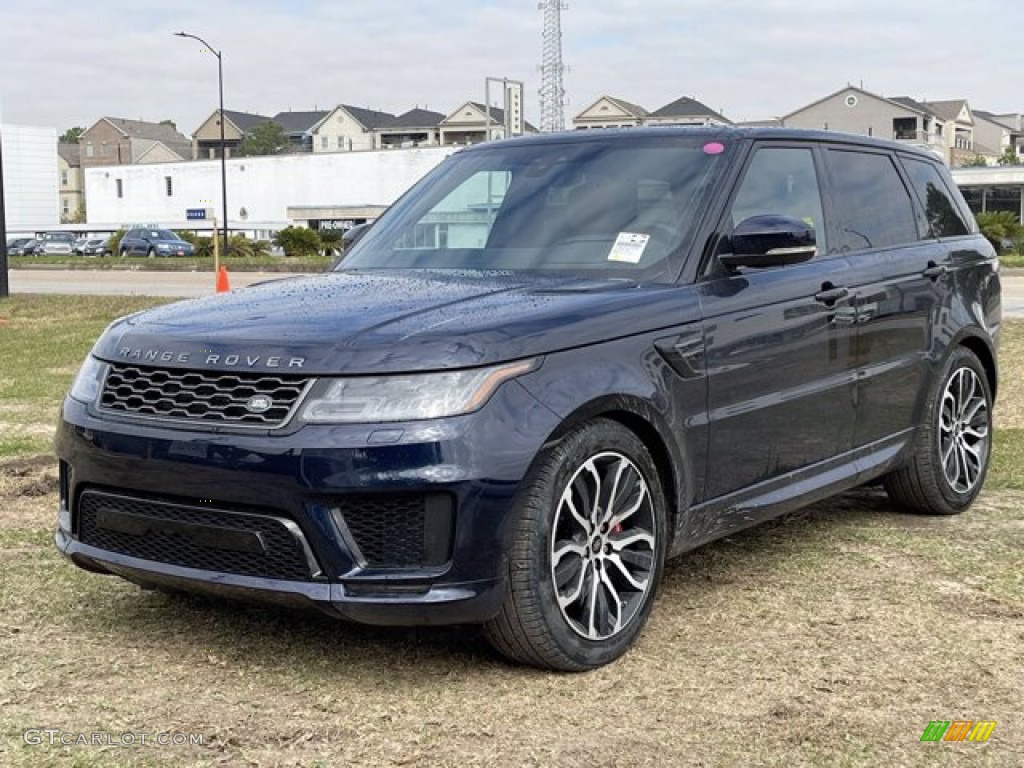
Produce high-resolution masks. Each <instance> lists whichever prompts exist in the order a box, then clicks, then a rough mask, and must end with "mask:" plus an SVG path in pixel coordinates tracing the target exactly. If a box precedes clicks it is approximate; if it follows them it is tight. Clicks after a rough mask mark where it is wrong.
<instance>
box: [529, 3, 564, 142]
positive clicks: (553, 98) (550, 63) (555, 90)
mask: <svg viewBox="0 0 1024 768" xmlns="http://www.w3.org/2000/svg"><path fill="white" fill-rule="evenodd" d="M537 7H538V8H539V9H541V10H542V11H544V44H543V46H542V48H541V62H540V129H541V130H542V131H562V130H565V108H564V107H565V87H564V86H563V85H562V74H563V73H564V72H565V65H564V64H563V63H562V11H565V10H568V8H569V6H568V5H567V4H566V3H564V2H563V1H562V0H542V1H541V2H539V3H537Z"/></svg>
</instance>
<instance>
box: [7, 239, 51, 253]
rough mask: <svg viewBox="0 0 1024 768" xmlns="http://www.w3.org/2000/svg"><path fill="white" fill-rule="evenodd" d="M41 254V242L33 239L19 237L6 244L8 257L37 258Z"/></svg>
mask: <svg viewBox="0 0 1024 768" xmlns="http://www.w3.org/2000/svg"><path fill="white" fill-rule="evenodd" d="M42 252H43V242H42V240H37V239H36V238H34V237H19V238H17V239H15V240H11V241H9V242H8V243H7V255H8V256H38V255H40V254H41V253H42Z"/></svg>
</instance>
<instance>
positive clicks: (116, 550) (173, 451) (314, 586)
mask: <svg viewBox="0 0 1024 768" xmlns="http://www.w3.org/2000/svg"><path fill="white" fill-rule="evenodd" d="M555 426H556V418H555V416H554V414H552V413H551V411H549V410H548V409H547V408H545V407H544V406H542V405H540V404H539V403H538V402H537V401H536V400H535V399H534V398H533V397H532V396H531V395H529V394H528V393H527V392H526V390H525V389H523V387H521V386H520V385H519V384H518V383H517V382H514V381H513V382H507V383H506V384H505V385H503V386H502V387H501V388H500V389H499V391H498V392H497V393H495V395H494V397H493V398H492V399H491V401H490V402H489V403H488V404H487V405H486V406H485V407H484V408H483V409H481V410H480V411H478V412H476V413H474V414H470V415H468V416H462V417H456V418H451V419H441V420H436V421H430V422H417V423H409V424H394V425H372V426H355V425H353V426H344V427H342V426H306V427H303V428H301V429H298V430H297V431H293V432H292V433H291V434H273V433H266V432H260V433H255V434H254V433H251V432H249V433H244V434H243V433H238V432H235V433H230V434H228V433H211V432H209V431H203V432H199V431H190V430H187V429H180V428H178V427H177V425H174V426H167V425H161V424H152V423H150V424H147V423H144V422H140V421H134V422H133V421H127V420H118V419H111V418H109V417H106V416H100V415H98V414H96V413H95V412H90V409H89V408H87V407H86V406H85V405H83V404H81V403H78V402H77V401H74V400H70V399H69V400H67V401H66V402H65V405H64V409H63V416H62V419H61V423H60V424H59V425H58V432H57V440H56V446H57V454H58V458H59V459H60V462H61V464H60V467H61V504H62V509H61V513H60V517H59V519H60V524H59V526H58V530H57V533H56V537H55V541H56V545H57V547H58V548H59V549H60V551H61V552H62V553H64V554H65V555H66V556H67V557H68V558H70V559H71V560H72V562H74V563H75V564H76V565H78V566H79V567H82V568H84V569H86V570H90V571H95V572H100V573H110V574H115V575H118V576H121V577H122V578H126V579H128V580H130V581H133V582H136V583H139V584H141V585H143V586H158V587H168V588H177V589H183V590H186V591H194V592H204V593H207V594H213V595H223V596H228V597H237V598H243V599H256V600H261V601H270V602H276V603H285V604H288V605H296V606H306V607H313V608H316V609H319V610H321V611H324V612H326V613H329V614H331V615H334V616H338V617H341V618H346V619H351V620H354V621H359V622H364V623H370V624H392V625H427V624H457V623H478V622H482V621H485V620H487V619H489V618H491V617H493V616H494V615H495V614H496V613H497V612H498V610H499V609H500V606H501V603H502V601H503V600H504V597H505V593H506V584H505V580H504V573H505V563H506V559H505V558H506V555H505V553H506V552H507V540H506V536H507V523H508V519H509V516H510V513H511V511H512V510H513V508H514V503H515V498H516V495H517V493H518V491H519V488H520V485H521V483H522V481H523V478H524V477H525V475H526V473H527V471H528V469H529V466H530V464H531V463H532V461H533V459H534V457H535V456H536V454H537V452H538V451H539V450H540V449H541V447H542V445H543V442H544V440H545V439H546V437H547V435H549V434H550V433H551V432H552V431H553V430H554V428H555ZM392 495H393V496H395V497H396V498H420V497H422V498H424V499H427V500H428V502H427V503H426V508H427V510H428V511H429V510H430V503H429V500H432V499H447V500H448V502H446V503H447V507H446V508H447V509H449V510H450V521H451V522H450V525H447V524H441V523H438V524H437V525H435V526H434V527H435V528H436V527H437V526H438V525H439V526H440V528H439V530H440V531H441V534H440V535H441V536H446V537H447V539H446V541H447V543H446V547H447V549H445V550H444V554H443V556H440V557H439V556H436V553H437V551H438V549H437V546H436V542H435V545H433V549H432V550H431V551H432V552H433V553H434V554H432V555H430V556H429V557H425V558H420V559H421V560H424V562H415V561H416V560H417V558H416V557H415V556H408V555H407V554H406V555H401V557H399V555H395V554H393V553H395V552H404V551H405V550H400V549H396V548H394V547H390V546H389V542H388V537H389V535H391V534H393V535H394V536H400V535H402V532H401V531H398V530H394V531H391V530H389V528H388V526H398V525H401V524H403V523H402V521H403V520H405V519H406V518H403V517H402V516H401V515H397V516H396V514H397V513H394V512H393V511H392V510H389V509H388V508H387V505H386V504H385V505H384V506H383V507H382V506H381V504H380V503H379V501H380V500H381V499H385V500H386V499H388V498H390V497H391V496H392ZM95 498H100V499H105V500H109V499H114V500H115V501H117V500H120V499H126V500H127V501H126V504H128V506H126V507H124V508H117V509H115V507H117V506H118V505H117V504H116V503H110V504H107V503H106V502H104V503H101V504H100V505H99V506H98V507H97V506H96V504H92V507H95V508H96V509H99V512H98V513H97V512H95V510H93V509H92V507H89V506H88V505H86V506H83V499H86V500H90V499H91V500H93V501H94V500H95ZM364 500H366V501H367V503H366V504H363V501H364ZM370 500H372V502H373V503H370ZM133 505H134V506H133ZM146 505H150V506H151V507H152V508H153V510H154V512H153V514H154V515H157V513H159V515H160V516H158V517H146V516H144V515H145V514H148V513H147V509H148V508H147V506H146ZM441 506H442V507H444V506H445V505H441ZM377 509H381V512H380V514H381V515H382V516H384V517H382V518H381V520H379V521H377V522H379V525H375V521H374V519H373V514H374V510H377ZM83 510H85V513H84V515H83ZM139 510H142V515H140V514H139ZM165 510H170V511H171V512H175V513H176V512H177V511H178V510H181V511H182V512H181V514H182V515H183V516H182V517H179V518H176V519H173V520H170V521H168V517H167V515H166V514H165ZM346 510H358V512H359V515H360V518H359V525H358V526H355V525H353V526H346V521H349V520H351V518H349V517H348V515H349V512H348V511H346ZM207 511H208V513H209V514H208V515H207V516H206V517H204V516H203V514H204V513H205V512H207ZM354 513H355V512H354V511H353V514H354ZM97 514H99V515H100V516H101V518H102V519H100V520H99V523H98V525H99V526H101V528H100V529H97V527H96V526H97V520H96V519H95V516H96V515H97ZM90 515H91V516H92V517H89V516H90ZM232 515H236V516H237V518H238V519H240V520H242V519H244V520H243V521H244V522H246V525H240V526H237V527H235V526H233V525H232V524H231V523H230V522H229V523H223V522H222V521H223V520H225V519H227V520H229V521H230V520H231V519H232V518H231V516H232ZM388 515H390V517H388ZM104 516H105V517H104ZM434 517H437V518H438V519H439V520H443V518H444V514H442V515H440V516H439V517H438V516H437V515H435V516H434ZM431 519H433V518H431V517H430V516H429V515H428V519H427V521H426V522H425V523H423V524H422V525H423V528H424V530H427V538H428V539H429V538H430V526H431V525H434V524H433V523H431V522H430V520H431ZM251 521H257V523H258V522H259V521H268V525H267V526H265V527H267V528H272V527H274V526H275V525H277V526H289V527H288V530H293V529H294V531H295V539H296V541H297V542H299V543H300V544H301V546H302V547H306V548H308V552H309V554H310V557H311V561H312V563H313V564H311V566H310V568H309V569H308V571H307V572H306V573H304V575H302V576H296V575H294V574H292V575H289V576H288V577H287V578H278V577H277V576H276V574H274V573H268V574H262V573H260V572H259V570H258V569H257V568H256V567H255V566H252V565H251V562H253V561H252V560H251V559H250V560H247V561H246V563H247V564H246V565H245V567H242V568H235V569H234V570H232V567H233V566H229V567H224V568H221V567H220V566H219V565H216V564H219V563H221V562H227V561H230V562H232V563H233V562H235V561H236V559H237V558H234V554H235V553H234V552H230V553H228V555H230V557H227V560H224V559H218V555H220V554H224V553H223V552H218V551H217V550H216V549H215V548H216V547H225V548H227V549H232V550H239V551H240V550H245V549H247V548H255V549H257V550H258V549H259V548H260V547H261V546H264V544H265V541H264V539H266V537H267V536H268V535H269V533H268V531H264V530H260V528H259V525H258V524H257V525H256V526H255V528H253V530H252V531H246V530H242V529H243V528H245V527H247V525H248V523H249V522H251ZM446 525H447V527H446ZM83 526H84V527H83ZM103 526H106V527H103ZM248 527H250V528H252V526H248ZM96 530H100V532H101V533H102V534H103V535H102V536H100V537H99V538H97V537H95V536H93V535H92V534H91V533H90V531H96ZM83 531H84V533H85V535H84V536H83ZM271 533H272V532H271ZM353 533H355V535H353ZM133 537H135V538H133ZM160 537H163V539H164V541H163V543H164V545H167V542H171V545H167V546H163V548H159V547H158V548H156V549H154V548H152V547H149V546H148V545H149V544H150V543H151V542H152V541H154V540H156V539H159V538H160ZM360 537H363V538H360ZM407 538H408V537H407ZM412 538H413V539H415V537H412ZM434 539H437V536H436V535H435V536H434ZM112 541H113V542H115V543H113V544H110V543H108V542H112ZM124 542H128V544H127V545H125V544H124ZM134 542H138V544H139V546H135V545H134ZM211 542H213V543H211ZM254 542H255V543H254ZM260 542H263V543H260ZM97 543H99V544H102V546H97ZM172 545H173V556H166V557H165V555H164V553H165V552H169V551H172V550H169V549H168V548H167V547H168V546H172ZM250 545H251V546H250ZM210 547H213V548H214V549H212V550H211V549H209V548H210ZM428 549H430V548H429V547H428ZM153 552H157V553H158V554H152V553H153ZM182 553H184V554H182ZM191 553H194V554H195V562H192V561H191V560H190V558H191V557H192V556H193V554H191ZM367 553H370V554H369V555H368V554H367ZM375 553H376V554H375ZM140 554H141V555H145V556H140ZM389 558H393V559H395V562H388V559H389ZM256 562H258V558H257V561H256ZM210 563H214V564H215V565H214V566H213V567H211V566H210Z"/></svg>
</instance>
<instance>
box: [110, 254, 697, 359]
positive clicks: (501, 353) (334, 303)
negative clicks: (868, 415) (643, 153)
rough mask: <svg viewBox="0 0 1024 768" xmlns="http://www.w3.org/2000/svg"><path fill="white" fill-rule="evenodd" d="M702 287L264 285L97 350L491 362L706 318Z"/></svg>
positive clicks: (377, 278)
mask: <svg viewBox="0 0 1024 768" xmlns="http://www.w3.org/2000/svg"><path fill="white" fill-rule="evenodd" d="M698 315H699V310H698V302H697V299H696V297H695V294H694V292H693V291H692V290H689V289H687V288H678V287H674V286H667V285H657V284H638V283H636V282H633V281H631V280H623V279H602V280H590V279H585V278H559V277H536V276H524V275H521V274H515V275H510V274H495V273H480V272H459V273H450V272H424V271H419V270H417V271H401V272H391V271H388V272H383V271H373V272H360V273H356V272H349V273H345V272H341V273H330V274H325V275H318V276H312V277H303V278H291V279H284V280H276V281H271V282H267V283H261V284H258V285H255V286H251V287H249V288H246V289H243V290H239V291H233V292H231V293H227V294H219V295H213V296H210V297H207V298H203V299H196V300H192V301H184V302H178V303H175V304H170V305H167V306H163V307H158V308H155V309H152V310H148V311H146V312H142V313H139V314H136V315H131V316H129V317H127V318H124V319H123V320H121V321H118V322H116V323H115V324H113V325H112V326H111V327H110V328H109V329H108V330H107V332H106V333H105V334H104V335H103V337H101V339H100V341H99V342H97V345H96V348H95V350H94V353H95V354H96V355H97V356H98V357H100V358H102V359H105V360H108V361H135V362H138V363H140V364H146V363H149V364H153V365H161V366H166V367H176V368H210V369H215V370H223V369H234V370H253V371H266V370H280V371H288V372H291V373H298V372H302V373H311V374H319V375H324V374H339V373H346V374H360V373H394V372H401V371H426V370H439V369H446V368H463V367H473V366H480V365H489V364H493V363H498V362H503V361H507V360H515V359H521V358H525V357H532V356H534V355H542V354H546V353H550V352H555V351H558V350H561V349H568V348H571V347H580V346H586V345H590V344H594V343H596V342H600V341H605V340H608V339H614V338H621V337H625V336H629V335H633V334H637V333H643V332H645V331H651V330H654V329H657V328H663V327H668V326H672V325H678V324H680V323H684V322H689V321H692V320H694V319H696V318H697V317H698Z"/></svg>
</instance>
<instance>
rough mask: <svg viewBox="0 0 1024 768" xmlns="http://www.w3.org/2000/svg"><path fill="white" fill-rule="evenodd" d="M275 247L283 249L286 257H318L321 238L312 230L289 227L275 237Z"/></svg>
mask: <svg viewBox="0 0 1024 768" xmlns="http://www.w3.org/2000/svg"><path fill="white" fill-rule="evenodd" d="M274 245H276V246H278V247H279V248H282V249H283V250H284V255H285V256H298V257H310V256H316V255H317V254H318V253H319V252H320V236H319V235H317V233H316V232H314V231H313V230H312V229H306V228H305V227H291V226H289V227H285V228H284V229H282V230H281V231H280V232H278V233H277V234H276V235H274Z"/></svg>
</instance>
